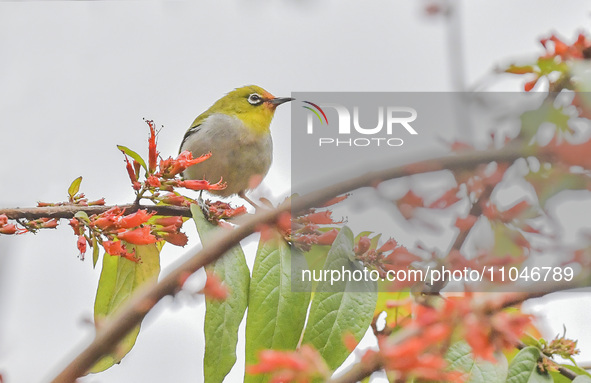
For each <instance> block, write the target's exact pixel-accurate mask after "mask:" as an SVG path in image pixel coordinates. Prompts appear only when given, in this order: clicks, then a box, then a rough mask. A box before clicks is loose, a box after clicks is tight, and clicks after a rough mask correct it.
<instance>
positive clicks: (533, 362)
mask: <svg viewBox="0 0 591 383" xmlns="http://www.w3.org/2000/svg"><path fill="white" fill-rule="evenodd" d="M541 356H542V354H541V351H540V350H539V349H537V348H536V347H531V346H529V347H525V348H524V349H523V350H521V351H519V353H518V354H517V355H515V358H513V360H512V361H511V364H510V365H509V372H508V374H507V383H552V378H551V377H550V375H549V374H547V373H541V372H540V371H539V370H538V360H539V359H540V357H541Z"/></svg>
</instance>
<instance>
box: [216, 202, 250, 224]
mask: <svg viewBox="0 0 591 383" xmlns="http://www.w3.org/2000/svg"><path fill="white" fill-rule="evenodd" d="M242 214H246V208H245V207H244V206H237V207H235V208H233V207H232V205H230V204H229V203H226V202H221V201H216V202H212V203H210V204H209V216H210V218H211V219H212V220H213V221H219V220H220V219H228V218H232V217H237V216H239V215H242Z"/></svg>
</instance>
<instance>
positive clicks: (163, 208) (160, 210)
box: [0, 204, 191, 220]
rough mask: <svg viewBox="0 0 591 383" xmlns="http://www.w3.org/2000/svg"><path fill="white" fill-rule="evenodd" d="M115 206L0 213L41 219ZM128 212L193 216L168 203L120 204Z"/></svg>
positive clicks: (60, 207)
mask: <svg viewBox="0 0 591 383" xmlns="http://www.w3.org/2000/svg"><path fill="white" fill-rule="evenodd" d="M113 207H114V206H83V205H63V206H44V207H26V208H19V207H17V208H11V209H0V215H2V214H5V215H6V216H7V217H8V219H28V220H33V219H39V218H58V219H59V218H72V217H74V215H75V214H76V213H78V212H79V211H84V212H86V214H88V215H92V214H101V213H104V212H106V211H107V210H109V209H111V208H113ZM119 208H121V209H122V210H123V209H125V212H126V213H135V212H136V211H138V210H139V209H147V210H148V211H155V212H156V214H158V215H176V216H182V217H191V210H190V209H189V208H188V207H185V206H167V205H158V206H155V205H135V204H133V205H119Z"/></svg>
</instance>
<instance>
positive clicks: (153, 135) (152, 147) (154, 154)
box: [146, 121, 158, 174]
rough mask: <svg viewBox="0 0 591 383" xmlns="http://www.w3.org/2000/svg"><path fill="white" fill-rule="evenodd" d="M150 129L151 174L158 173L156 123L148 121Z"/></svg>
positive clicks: (149, 161) (149, 158)
mask: <svg viewBox="0 0 591 383" xmlns="http://www.w3.org/2000/svg"><path fill="white" fill-rule="evenodd" d="M146 122H147V124H148V126H149V127H150V138H148V164H149V165H148V169H149V170H150V174H153V173H154V172H155V171H156V161H157V160H158V151H157V150H156V129H155V128H154V121H146Z"/></svg>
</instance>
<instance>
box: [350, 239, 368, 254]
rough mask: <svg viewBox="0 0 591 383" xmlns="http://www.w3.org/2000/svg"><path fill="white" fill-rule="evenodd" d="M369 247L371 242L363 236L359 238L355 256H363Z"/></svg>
mask: <svg viewBox="0 0 591 383" xmlns="http://www.w3.org/2000/svg"><path fill="white" fill-rule="evenodd" d="M370 246H371V240H370V239H369V237H368V236H363V237H361V238H359V242H358V243H357V246H355V249H354V251H355V254H356V255H362V254H365V253H366V252H367V251H368V250H369V247H370Z"/></svg>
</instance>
